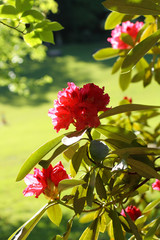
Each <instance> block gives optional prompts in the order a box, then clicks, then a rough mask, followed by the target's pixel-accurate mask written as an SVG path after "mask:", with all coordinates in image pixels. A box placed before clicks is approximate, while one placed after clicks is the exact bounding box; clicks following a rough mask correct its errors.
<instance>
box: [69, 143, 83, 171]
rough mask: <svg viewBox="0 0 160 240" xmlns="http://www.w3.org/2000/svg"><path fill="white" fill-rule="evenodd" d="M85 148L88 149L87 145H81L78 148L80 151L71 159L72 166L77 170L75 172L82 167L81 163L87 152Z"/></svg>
mask: <svg viewBox="0 0 160 240" xmlns="http://www.w3.org/2000/svg"><path fill="white" fill-rule="evenodd" d="M85 150H86V147H85V145H84V146H81V147H80V148H79V149H78V151H77V152H75V154H74V155H73V158H72V159H71V164H72V168H73V170H74V171H75V174H76V173H77V172H78V170H79V168H80V165H81V162H82V159H83V156H84V154H86V153H85ZM75 174H74V175H75Z"/></svg>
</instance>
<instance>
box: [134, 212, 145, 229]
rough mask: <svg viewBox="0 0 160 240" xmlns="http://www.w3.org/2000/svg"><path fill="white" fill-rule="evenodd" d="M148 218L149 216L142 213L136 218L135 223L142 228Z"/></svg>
mask: <svg viewBox="0 0 160 240" xmlns="http://www.w3.org/2000/svg"><path fill="white" fill-rule="evenodd" d="M146 220H147V216H146V215H141V216H140V217H138V218H137V219H136V220H135V225H136V226H137V227H138V228H139V229H140V228H141V227H142V226H143V225H144V223H145V221H146Z"/></svg>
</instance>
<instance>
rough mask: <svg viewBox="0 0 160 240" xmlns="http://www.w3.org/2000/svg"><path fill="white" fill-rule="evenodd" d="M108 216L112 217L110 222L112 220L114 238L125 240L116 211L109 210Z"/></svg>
mask: <svg viewBox="0 0 160 240" xmlns="http://www.w3.org/2000/svg"><path fill="white" fill-rule="evenodd" d="M109 217H110V218H111V219H112V222H113V231H114V239H115V240H125V238H124V236H123V231H122V227H121V222H120V220H119V217H118V214H117V212H116V211H113V210H110V211H109Z"/></svg>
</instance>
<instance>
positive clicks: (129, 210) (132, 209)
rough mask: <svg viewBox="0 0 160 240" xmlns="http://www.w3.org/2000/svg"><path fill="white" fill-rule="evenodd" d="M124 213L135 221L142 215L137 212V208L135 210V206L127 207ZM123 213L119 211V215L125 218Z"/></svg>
mask: <svg viewBox="0 0 160 240" xmlns="http://www.w3.org/2000/svg"><path fill="white" fill-rule="evenodd" d="M125 211H126V213H128V215H129V216H130V218H131V219H132V220H133V221H135V220H136V219H137V218H138V217H140V216H141V215H142V213H141V211H140V210H139V208H136V207H135V206H132V205H131V206H128V207H127V208H126V209H125ZM125 211H124V210H123V209H122V211H121V215H122V216H124V217H126V214H125Z"/></svg>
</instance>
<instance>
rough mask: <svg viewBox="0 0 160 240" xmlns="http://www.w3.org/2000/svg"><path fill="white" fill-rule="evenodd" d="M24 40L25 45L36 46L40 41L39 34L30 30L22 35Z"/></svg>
mask: <svg viewBox="0 0 160 240" xmlns="http://www.w3.org/2000/svg"><path fill="white" fill-rule="evenodd" d="M23 39H24V41H25V42H26V44H27V45H29V46H30V47H36V46H38V45H40V44H41V43H42V40H41V39H40V35H39V33H37V32H34V31H32V32H30V33H27V34H25V35H24V36H23Z"/></svg>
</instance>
